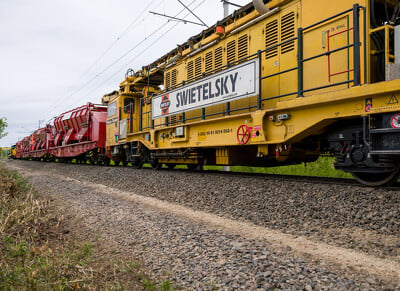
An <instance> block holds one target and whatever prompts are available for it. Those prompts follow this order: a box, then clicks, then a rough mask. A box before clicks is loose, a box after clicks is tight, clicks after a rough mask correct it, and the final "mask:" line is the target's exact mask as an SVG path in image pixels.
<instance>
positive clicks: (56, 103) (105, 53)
mask: <svg viewBox="0 0 400 291" xmlns="http://www.w3.org/2000/svg"><path fill="white" fill-rule="evenodd" d="M161 1H162V0H161ZM161 1H159V2H158V3H161ZM154 2H156V0H152V1H151V2H150V3H149V4H148V5H147V6H146V7H145V8H144V9H143V10H142V11H141V12H140V13H139V14H138V15H137V16H136V17H135V18H134V20H133V21H132V22H131V23H130V24H129V25H128V27H127V28H125V29H124V30H123V31H122V32H121V33H120V34H119V35H118V37H117V39H116V40H115V41H114V42H113V43H111V45H110V46H109V47H107V49H106V50H104V52H103V53H102V54H101V55H100V56H99V57H98V58H97V59H96V60H95V61H94V62H93V63H92V64H91V65H90V66H89V67H88V68H87V69H86V70H85V71H84V72H83V73H82V74H81V75H80V76H79V77H78V78H77V79H78V80H79V79H81V78H82V77H84V76H85V75H86V74H87V73H88V72H90V70H91V69H92V68H93V67H95V66H96V65H97V64H98V62H99V61H100V60H101V59H102V58H104V57H105V56H106V55H107V54H108V53H109V52H110V51H111V49H113V48H114V47H115V45H116V44H117V43H118V41H120V40H121V39H122V38H123V37H124V36H125V35H126V34H128V33H129V32H130V31H131V30H132V28H133V25H134V24H135V23H136V22H137V21H138V20H139V18H140V17H142V16H143V14H144V13H145V12H146V11H147V10H148V9H149V8H150V6H151V5H153V3H154ZM79 90H80V89H78V91H79ZM74 94H75V93H74V92H73V93H71V94H70V95H66V96H65V97H63V98H61V99H66V98H69V97H71V96H73V95H74ZM58 105H59V100H57V101H56V102H55V103H54V105H51V106H50V107H49V109H47V110H54V109H55V108H56V107H57V106H58ZM47 110H46V111H47Z"/></svg>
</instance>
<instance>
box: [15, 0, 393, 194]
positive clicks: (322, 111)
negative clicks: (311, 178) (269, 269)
mask: <svg viewBox="0 0 400 291" xmlns="http://www.w3.org/2000/svg"><path fill="white" fill-rule="evenodd" d="M399 14H400V6H399V1H398V0H336V1H328V0H269V1H268V0H264V1H263V0H253V1H252V2H251V3H249V4H247V5H245V6H243V7H241V8H240V9H238V10H236V11H235V12H234V13H232V14H231V15H229V16H227V17H225V18H224V19H222V20H220V21H218V22H217V23H216V24H215V25H213V26H212V27H210V28H208V29H205V30H203V31H202V32H201V33H199V34H198V35H195V36H193V37H191V38H190V39H188V40H187V41H186V42H184V43H183V44H181V45H178V46H177V47H176V48H175V49H173V50H172V51H170V52H168V53H166V54H165V55H163V56H162V57H159V58H158V59H156V60H155V61H154V62H152V63H150V64H148V65H146V66H143V67H142V68H141V69H140V70H137V71H133V70H132V69H129V70H128V71H127V73H126V75H125V79H124V80H123V81H122V83H120V85H119V88H118V90H116V91H114V92H112V93H110V94H106V95H104V96H103V97H102V104H101V105H95V104H90V103H88V104H87V105H84V106H82V107H79V108H77V109H74V110H71V111H69V112H66V113H63V114H61V115H60V116H58V117H57V118H56V119H55V121H54V123H53V124H48V125H46V126H45V127H44V128H40V129H38V130H36V131H35V132H34V133H33V134H32V135H31V136H28V137H26V138H24V139H23V140H22V141H20V142H18V143H17V145H16V149H17V153H16V156H17V158H30V159H42V160H53V159H55V158H58V159H60V160H61V161H69V160H71V158H76V159H77V160H78V161H82V162H87V161H90V162H91V163H97V164H108V163H109V162H110V160H113V161H115V162H116V163H124V164H126V163H128V162H129V163H131V164H132V165H133V166H134V167H135V168H140V167H142V165H143V164H144V163H150V164H151V166H152V167H153V168H155V169H158V168H160V167H161V165H163V164H165V165H167V166H168V167H169V168H173V167H174V166H175V165H177V164H186V165H187V166H188V167H189V168H190V169H196V168H199V167H201V166H203V165H223V166H228V165H245V166H256V167H269V166H280V165H291V164H297V163H302V162H312V161H315V160H316V159H317V158H318V157H319V156H320V155H321V154H325V153H328V154H331V155H333V156H334V157H335V158H336V160H335V167H336V169H338V170H342V171H345V172H349V173H351V174H352V175H353V176H354V177H355V179H356V180H358V181H359V182H361V183H363V184H366V185H370V186H382V185H386V184H390V183H392V182H393V181H396V180H397V179H398V177H399V173H400V103H399V100H400V79H399V78H400V26H399V25H398V24H399V23H400V19H399Z"/></svg>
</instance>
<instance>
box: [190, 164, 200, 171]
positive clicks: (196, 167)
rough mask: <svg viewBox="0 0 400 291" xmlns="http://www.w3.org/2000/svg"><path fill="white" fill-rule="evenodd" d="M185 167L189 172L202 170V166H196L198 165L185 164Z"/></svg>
mask: <svg viewBox="0 0 400 291" xmlns="http://www.w3.org/2000/svg"><path fill="white" fill-rule="evenodd" d="M187 167H188V169H189V170H191V171H201V170H203V166H202V165H198V164H187Z"/></svg>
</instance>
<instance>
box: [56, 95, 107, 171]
mask: <svg viewBox="0 0 400 291" xmlns="http://www.w3.org/2000/svg"><path fill="white" fill-rule="evenodd" d="M106 119H107V106H104V105H100V104H93V103H87V104H86V105H83V106H81V107H78V108H75V109H72V110H70V111H67V112H65V113H63V114H61V115H59V116H58V117H57V118H56V119H55V120H54V138H53V140H52V142H51V143H49V147H48V153H49V154H50V155H51V156H53V157H57V158H60V159H63V160H70V159H72V158H76V159H77V160H78V161H90V162H92V163H95V162H107V160H108V157H107V156H106V155H105V142H106Z"/></svg>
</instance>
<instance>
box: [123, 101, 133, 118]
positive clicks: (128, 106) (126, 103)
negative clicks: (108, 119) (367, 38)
mask: <svg viewBox="0 0 400 291" xmlns="http://www.w3.org/2000/svg"><path fill="white" fill-rule="evenodd" d="M131 110H132V114H133V113H134V111H135V100H134V99H133V98H125V99H124V113H130V111H131Z"/></svg>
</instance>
